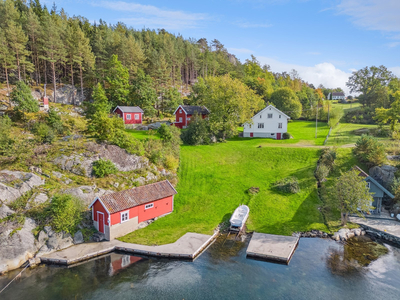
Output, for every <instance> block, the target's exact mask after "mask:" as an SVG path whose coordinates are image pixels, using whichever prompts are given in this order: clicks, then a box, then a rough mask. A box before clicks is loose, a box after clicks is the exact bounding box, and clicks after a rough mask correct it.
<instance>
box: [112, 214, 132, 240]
mask: <svg viewBox="0 0 400 300" xmlns="http://www.w3.org/2000/svg"><path fill="white" fill-rule="evenodd" d="M138 225H139V222H138V217H137V216H136V217H133V218H131V219H129V220H128V221H126V222H124V223H119V224H115V225H112V226H111V227H110V235H109V238H108V240H109V241H111V240H113V239H116V238H118V237H121V236H124V235H126V234H128V233H130V232H132V231H135V230H136V229H138Z"/></svg>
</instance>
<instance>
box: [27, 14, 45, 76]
mask: <svg viewBox="0 0 400 300" xmlns="http://www.w3.org/2000/svg"><path fill="white" fill-rule="evenodd" d="M23 18H24V29H25V32H26V33H27V34H28V37H29V41H28V45H29V48H30V51H31V55H32V62H33V64H34V71H35V79H36V84H38V83H39V82H40V75H39V42H40V41H39V39H40V31H41V29H42V28H41V24H40V21H39V17H38V16H37V15H36V13H35V12H34V10H33V8H32V7H31V8H30V9H29V11H28V12H27V13H26V14H24V16H23Z"/></svg>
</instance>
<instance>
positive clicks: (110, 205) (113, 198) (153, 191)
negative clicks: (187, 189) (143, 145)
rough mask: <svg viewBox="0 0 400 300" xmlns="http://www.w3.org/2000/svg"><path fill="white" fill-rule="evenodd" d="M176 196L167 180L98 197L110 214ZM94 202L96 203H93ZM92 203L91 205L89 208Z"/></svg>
mask: <svg viewBox="0 0 400 300" xmlns="http://www.w3.org/2000/svg"><path fill="white" fill-rule="evenodd" d="M175 194H177V191H176V190H175V189H174V188H173V186H172V185H171V183H170V182H169V181H168V180H164V181H160V182H156V183H152V184H148V185H144V186H139V187H136V188H133V189H129V190H124V191H120V192H116V193H112V194H108V195H104V196H101V197H99V198H98V199H99V200H100V201H101V202H102V203H103V205H104V206H105V208H106V209H107V210H108V211H109V213H110V214H113V213H116V212H119V211H122V210H126V209H129V208H132V207H135V206H138V205H141V204H145V203H148V202H152V201H156V200H160V199H163V198H166V197H169V196H172V195H175ZM94 202H96V201H94ZM92 205H93V203H92V204H91V206H92Z"/></svg>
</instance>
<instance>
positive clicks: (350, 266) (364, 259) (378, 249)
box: [326, 236, 388, 276]
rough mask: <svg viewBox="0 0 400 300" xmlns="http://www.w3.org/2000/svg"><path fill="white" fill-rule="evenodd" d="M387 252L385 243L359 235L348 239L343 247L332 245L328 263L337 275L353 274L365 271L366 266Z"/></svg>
mask: <svg viewBox="0 0 400 300" xmlns="http://www.w3.org/2000/svg"><path fill="white" fill-rule="evenodd" d="M387 253H388V249H387V248H386V247H385V246H384V245H382V244H379V243H376V242H374V241H372V240H371V239H370V238H369V237H367V236H359V237H354V238H352V239H350V240H348V241H347V242H346V243H345V245H344V246H343V247H340V248H333V247H330V248H329V253H328V255H327V259H326V264H327V267H328V268H329V269H330V270H331V272H332V273H333V274H335V275H341V276H346V275H352V274H354V273H359V272H362V271H364V270H365V268H364V267H367V266H368V265H369V264H370V263H371V262H373V261H375V260H377V259H378V258H379V257H381V256H382V255H385V254H387Z"/></svg>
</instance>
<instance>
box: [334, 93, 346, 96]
mask: <svg viewBox="0 0 400 300" xmlns="http://www.w3.org/2000/svg"><path fill="white" fill-rule="evenodd" d="M332 96H344V93H343V92H335V93H332Z"/></svg>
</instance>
